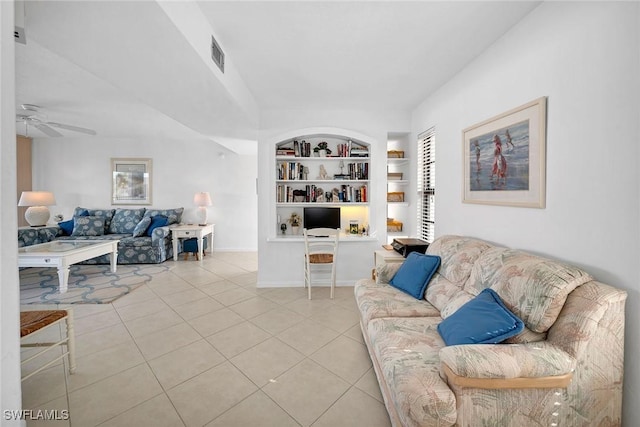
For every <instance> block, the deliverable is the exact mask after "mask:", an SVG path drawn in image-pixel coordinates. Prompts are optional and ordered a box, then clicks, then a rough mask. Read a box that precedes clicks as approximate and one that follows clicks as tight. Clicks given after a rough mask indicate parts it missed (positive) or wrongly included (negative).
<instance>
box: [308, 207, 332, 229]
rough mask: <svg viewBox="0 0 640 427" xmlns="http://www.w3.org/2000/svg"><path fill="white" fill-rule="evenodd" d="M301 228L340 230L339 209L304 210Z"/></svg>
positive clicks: (319, 208) (311, 208) (314, 208)
mask: <svg viewBox="0 0 640 427" xmlns="http://www.w3.org/2000/svg"><path fill="white" fill-rule="evenodd" d="M302 226H303V227H304V228H307V229H311V228H334V229H335V228H340V208H327V207H322V208H321V207H315V206H314V207H310V208H304V215H303V218H302Z"/></svg>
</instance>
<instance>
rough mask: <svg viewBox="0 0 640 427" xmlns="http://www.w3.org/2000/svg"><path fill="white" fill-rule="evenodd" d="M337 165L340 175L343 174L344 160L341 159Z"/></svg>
mask: <svg viewBox="0 0 640 427" xmlns="http://www.w3.org/2000/svg"><path fill="white" fill-rule="evenodd" d="M338 166H339V167H340V175H344V160H342V159H341V160H340V163H339V164H338Z"/></svg>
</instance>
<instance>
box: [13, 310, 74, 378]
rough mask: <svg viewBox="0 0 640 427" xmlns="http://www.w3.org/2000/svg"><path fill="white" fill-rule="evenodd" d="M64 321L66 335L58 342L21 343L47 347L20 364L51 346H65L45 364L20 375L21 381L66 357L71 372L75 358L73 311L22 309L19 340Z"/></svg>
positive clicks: (21, 345) (28, 345) (44, 351)
mask: <svg viewBox="0 0 640 427" xmlns="http://www.w3.org/2000/svg"><path fill="white" fill-rule="evenodd" d="M63 320H64V321H65V322H66V325H67V334H66V337H65V338H63V339H61V340H60V341H58V342H36V343H21V344H20V347H47V348H46V349H44V350H42V351H41V352H39V353H36V354H34V355H33V356H31V357H29V358H27V359H25V360H23V361H22V362H21V364H22V365H24V364H26V363H28V362H30V361H32V360H33V359H35V358H36V357H39V356H42V355H43V354H45V353H46V352H48V351H49V350H51V349H52V348H55V347H57V346H63V345H66V346H67V348H66V350H65V351H63V353H62V355H60V356H59V357H56V358H55V359H53V360H51V361H50V362H48V363H47V364H46V365H44V366H42V367H40V368H38V369H36V370H35V371H33V372H31V373H30V374H29V375H25V376H24V377H22V381H24V380H26V379H27V378H29V377H31V376H33V375H35V374H37V373H38V372H40V371H42V370H43V369H45V368H48V367H49V366H51V365H53V364H54V363H55V362H57V361H58V360H60V359H62V358H64V357H65V356H67V357H68V361H69V373H70V374H73V373H74V372H75V371H76V359H75V338H74V331H73V311H72V310H71V309H69V310H37V311H22V312H20V341H23V340H24V339H26V338H27V337H29V336H31V335H32V334H34V333H36V332H38V331H42V330H44V329H46V328H48V327H50V326H53V325H56V324H58V323H60V322H61V321H63Z"/></svg>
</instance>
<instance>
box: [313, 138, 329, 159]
mask: <svg viewBox="0 0 640 427" xmlns="http://www.w3.org/2000/svg"><path fill="white" fill-rule="evenodd" d="M313 152H314V153H316V156H319V157H327V156H328V155H329V154H331V150H330V149H329V147H328V144H327V142H326V141H322V142H319V143H318V146H317V147H316V148H314V149H313Z"/></svg>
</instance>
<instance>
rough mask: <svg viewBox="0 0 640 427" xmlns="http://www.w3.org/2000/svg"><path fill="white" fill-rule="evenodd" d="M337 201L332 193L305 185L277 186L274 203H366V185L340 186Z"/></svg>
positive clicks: (367, 194)
mask: <svg viewBox="0 0 640 427" xmlns="http://www.w3.org/2000/svg"><path fill="white" fill-rule="evenodd" d="M337 190H338V193H337V200H336V198H335V196H334V194H335V193H333V190H332V191H326V192H325V190H323V189H322V188H319V187H317V186H316V185H314V184H307V185H305V186H304V189H303V188H294V187H293V186H292V185H289V184H278V186H277V188H276V203H366V202H368V201H369V193H368V188H367V186H366V185H360V186H358V185H349V184H344V185H341V186H340V187H339V188H338V189H337Z"/></svg>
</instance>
